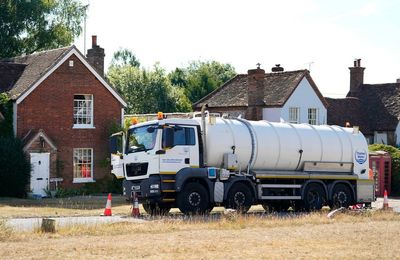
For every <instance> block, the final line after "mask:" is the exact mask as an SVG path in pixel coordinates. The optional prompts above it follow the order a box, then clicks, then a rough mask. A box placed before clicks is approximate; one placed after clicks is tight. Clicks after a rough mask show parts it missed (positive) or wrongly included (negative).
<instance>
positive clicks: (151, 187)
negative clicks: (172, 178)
mask: <svg viewBox="0 0 400 260" xmlns="http://www.w3.org/2000/svg"><path fill="white" fill-rule="evenodd" d="M158 188H160V185H159V184H151V185H150V189H158Z"/></svg>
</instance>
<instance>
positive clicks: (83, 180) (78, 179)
mask: <svg viewBox="0 0 400 260" xmlns="http://www.w3.org/2000/svg"><path fill="white" fill-rule="evenodd" d="M76 150H89V151H90V159H91V160H90V177H75V176H76V174H75V170H76V169H77V168H76V162H75V151H76ZM93 163H94V152H93V148H88V147H83V148H80V147H79V148H73V149H72V177H73V181H72V183H87V182H95V181H94V179H93V167H94V165H93Z"/></svg>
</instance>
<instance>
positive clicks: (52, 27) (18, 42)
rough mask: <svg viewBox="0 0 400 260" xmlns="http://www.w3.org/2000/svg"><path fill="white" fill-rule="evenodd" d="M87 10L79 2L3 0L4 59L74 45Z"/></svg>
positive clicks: (0, 34) (0, 52)
mask: <svg viewBox="0 0 400 260" xmlns="http://www.w3.org/2000/svg"><path fill="white" fill-rule="evenodd" d="M86 10H87V6H84V5H82V4H81V3H80V2H79V1H78V0H1V1H0V57H13V56H17V55H21V54H24V53H26V54H30V53H32V52H35V51H41V50H46V49H53V48H59V47H64V46H68V45H70V44H71V43H72V42H73V40H74V38H75V37H77V36H79V35H80V33H81V31H82V27H81V23H82V21H83V19H84V18H85V16H86Z"/></svg>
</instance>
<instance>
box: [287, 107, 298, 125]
mask: <svg viewBox="0 0 400 260" xmlns="http://www.w3.org/2000/svg"><path fill="white" fill-rule="evenodd" d="M299 114H300V108H298V107H289V123H292V124H298V123H299Z"/></svg>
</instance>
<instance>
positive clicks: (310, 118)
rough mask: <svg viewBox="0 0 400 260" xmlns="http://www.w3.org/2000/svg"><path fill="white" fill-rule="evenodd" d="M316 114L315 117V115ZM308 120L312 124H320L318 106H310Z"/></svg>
mask: <svg viewBox="0 0 400 260" xmlns="http://www.w3.org/2000/svg"><path fill="white" fill-rule="evenodd" d="M313 114H314V117H313ZM307 121H308V123H309V124H310V125H318V108H315V107H310V108H309V109H308V112H307Z"/></svg>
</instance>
